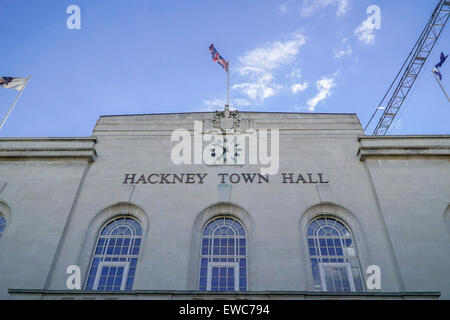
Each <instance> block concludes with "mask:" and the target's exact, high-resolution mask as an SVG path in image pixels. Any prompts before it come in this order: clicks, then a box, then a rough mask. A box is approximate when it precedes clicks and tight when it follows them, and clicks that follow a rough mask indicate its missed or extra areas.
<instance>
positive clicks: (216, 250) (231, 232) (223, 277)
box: [199, 217, 247, 291]
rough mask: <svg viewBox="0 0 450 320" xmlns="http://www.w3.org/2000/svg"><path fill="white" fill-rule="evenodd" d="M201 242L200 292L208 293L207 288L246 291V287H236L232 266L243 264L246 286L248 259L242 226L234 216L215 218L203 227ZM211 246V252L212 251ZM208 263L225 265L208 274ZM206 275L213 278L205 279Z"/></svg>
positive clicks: (242, 269)
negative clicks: (240, 262) (238, 263)
mask: <svg viewBox="0 0 450 320" xmlns="http://www.w3.org/2000/svg"><path fill="white" fill-rule="evenodd" d="M200 241H201V242H200V244H201V249H200V252H201V256H200V277H199V290H202V291H204V290H207V287H208V285H209V286H210V287H211V290H213V291H234V290H246V286H243V287H242V288H234V283H235V282H234V277H235V276H236V275H235V271H234V267H230V264H235V263H237V262H238V261H242V265H241V271H240V273H241V274H242V276H243V277H244V280H245V283H246V274H247V267H246V263H245V260H246V254H247V248H246V237H245V230H244V228H243V226H242V225H241V224H240V223H239V222H238V221H237V220H235V219H233V218H231V217H221V218H217V219H214V220H213V221H210V222H209V223H207V224H206V225H205V227H204V228H203V231H202V238H201V240H200ZM211 244H212V250H211V249H210V245H211ZM209 263H223V265H219V266H220V267H217V268H216V267H215V266H214V267H212V268H211V269H210V273H209V274H208V272H207V271H208V264H209ZM227 264H228V265H227ZM236 268H237V265H236ZM205 276H206V277H207V276H210V277H211V279H208V278H206V280H205ZM205 281H206V285H205ZM208 281H209V282H208ZM208 283H209V284H208Z"/></svg>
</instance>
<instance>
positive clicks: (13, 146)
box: [0, 138, 97, 162]
mask: <svg viewBox="0 0 450 320" xmlns="http://www.w3.org/2000/svg"><path fill="white" fill-rule="evenodd" d="M96 142H97V140H96V139H95V138H4V139H0V161H1V160H24V159H31V160H32V159H39V160H43V159H51V160H55V159H65V160H70V159H74V160H87V161H89V162H94V161H95V159H96V157H97V153H96V151H95V144H96Z"/></svg>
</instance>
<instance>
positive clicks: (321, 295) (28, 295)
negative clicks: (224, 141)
mask: <svg viewBox="0 0 450 320" xmlns="http://www.w3.org/2000/svg"><path fill="white" fill-rule="evenodd" d="M8 293H9V294H10V296H11V299H50V300H60V299H64V300H67V299H70V300H72V299H73V300H83V299H99V300H105V299H118V300H119V299H158V300H194V299H195V300H212V299H224V300H230V299H233V300H235V299H242V300H248V299H259V300H286V299H288V300H311V299H313V300H321V299H333V300H350V299H357V300H409V299H411V300H414V299H421V300H425V299H433V300H435V299H439V297H440V295H441V293H440V292H343V293H335V292H312V291H247V292H201V291H176V290H133V291H113V292H105V291H85V290H39V289H9V290H8Z"/></svg>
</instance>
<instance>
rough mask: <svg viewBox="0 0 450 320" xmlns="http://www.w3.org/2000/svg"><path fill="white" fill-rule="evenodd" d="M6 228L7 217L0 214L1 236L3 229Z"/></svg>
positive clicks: (0, 235)
mask: <svg viewBox="0 0 450 320" xmlns="http://www.w3.org/2000/svg"><path fill="white" fill-rule="evenodd" d="M5 228H6V219H5V217H4V216H2V215H1V214H0V238H1V237H2V235H3V231H4V230H5Z"/></svg>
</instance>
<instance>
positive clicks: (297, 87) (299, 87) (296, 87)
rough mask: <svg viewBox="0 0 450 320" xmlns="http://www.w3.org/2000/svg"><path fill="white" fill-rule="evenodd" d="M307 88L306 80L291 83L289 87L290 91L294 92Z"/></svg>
mask: <svg viewBox="0 0 450 320" xmlns="http://www.w3.org/2000/svg"><path fill="white" fill-rule="evenodd" d="M307 88H308V82H306V81H305V82H304V83H295V84H293V85H292V87H291V91H292V93H294V94H296V93H298V92H302V91H305V90H306V89H307Z"/></svg>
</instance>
